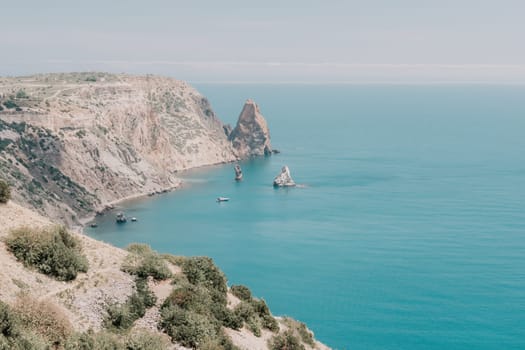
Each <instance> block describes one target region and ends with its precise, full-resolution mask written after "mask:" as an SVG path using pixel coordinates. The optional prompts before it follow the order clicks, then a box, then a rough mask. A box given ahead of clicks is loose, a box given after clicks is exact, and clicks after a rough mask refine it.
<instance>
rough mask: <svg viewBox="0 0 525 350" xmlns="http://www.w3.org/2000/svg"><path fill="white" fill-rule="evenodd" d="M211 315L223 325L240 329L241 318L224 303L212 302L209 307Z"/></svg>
mask: <svg viewBox="0 0 525 350" xmlns="http://www.w3.org/2000/svg"><path fill="white" fill-rule="evenodd" d="M210 309H211V313H212V315H213V316H214V317H215V318H216V319H217V320H218V321H219V322H220V323H221V324H222V325H223V326H224V327H228V328H231V329H241V328H242V326H243V319H242V318H241V317H239V315H237V314H235V312H233V311H232V310H230V309H228V308H227V307H226V306H225V305H222V304H217V303H213V304H212V305H211V307H210Z"/></svg>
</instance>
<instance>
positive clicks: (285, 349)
mask: <svg viewBox="0 0 525 350" xmlns="http://www.w3.org/2000/svg"><path fill="white" fill-rule="evenodd" d="M268 346H269V348H270V350H305V348H304V345H303V344H301V341H300V340H299V338H297V337H296V336H295V334H294V333H293V332H292V331H291V330H287V331H285V332H283V333H281V334H278V335H276V336H274V337H273V338H272V339H271V340H270V341H269V342H268Z"/></svg>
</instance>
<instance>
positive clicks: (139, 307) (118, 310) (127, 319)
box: [104, 279, 157, 331]
mask: <svg viewBox="0 0 525 350" xmlns="http://www.w3.org/2000/svg"><path fill="white" fill-rule="evenodd" d="M135 289H136V290H135V291H134V292H133V294H131V296H130V297H129V298H128V299H127V300H126V302H125V303H123V304H120V305H118V304H111V305H108V308H107V310H106V311H107V316H106V318H105V320H104V324H105V326H106V328H109V329H111V330H115V331H123V330H128V329H129V328H131V326H133V323H134V322H135V321H136V320H138V319H139V318H141V317H142V316H144V314H145V313H146V310H147V309H148V308H150V307H152V306H153V305H155V303H156V301H157V297H156V296H155V294H153V292H151V291H150V290H149V288H148V285H147V283H146V281H145V280H144V279H138V280H137V281H136V284H135Z"/></svg>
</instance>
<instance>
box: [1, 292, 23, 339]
mask: <svg viewBox="0 0 525 350" xmlns="http://www.w3.org/2000/svg"><path fill="white" fill-rule="evenodd" d="M19 333H20V332H19V330H18V318H17V317H16V315H15V314H14V312H13V311H12V310H11V308H10V307H9V306H7V304H5V303H4V302H2V301H0V335H2V336H4V337H5V338H12V337H16V336H18V335H19Z"/></svg>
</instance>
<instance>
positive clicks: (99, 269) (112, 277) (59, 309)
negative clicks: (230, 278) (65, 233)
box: [0, 202, 328, 350]
mask: <svg viewBox="0 0 525 350" xmlns="http://www.w3.org/2000/svg"><path fill="white" fill-rule="evenodd" d="M0 218H1V219H2V225H0V264H1V266H2V270H1V271H0V286H1V288H0V301H2V302H5V303H7V304H9V305H14V304H16V303H17V301H19V300H20V298H27V297H29V298H30V299H33V300H38V301H41V302H45V303H46V305H54V306H53V308H54V309H55V310H56V314H57V315H61V317H65V318H66V319H67V320H68V322H69V323H71V325H72V326H73V328H74V330H75V331H79V332H84V331H86V330H88V329H92V330H94V331H99V330H101V329H103V319H104V317H105V316H106V315H107V311H106V310H107V305H108V304H110V303H114V302H116V303H122V302H124V301H125V300H126V299H127V298H128V297H129V296H130V295H131V294H132V292H133V288H134V285H135V282H134V279H133V277H132V276H131V275H129V274H127V273H125V272H123V271H122V269H121V268H122V265H123V262H124V261H125V258H126V256H127V255H128V254H129V253H128V252H126V251H124V250H122V249H119V248H116V247H113V246H110V245H108V244H105V243H102V242H99V241H96V240H94V239H91V238H89V237H86V236H84V235H76V236H77V238H78V239H79V240H80V241H81V245H82V251H83V254H85V255H86V257H87V259H88V261H89V269H88V271H87V273H81V274H79V275H78V276H77V278H76V279H75V280H73V281H70V282H60V281H57V280H55V279H53V278H50V277H48V276H46V275H43V274H41V273H39V272H37V271H36V270H33V269H29V268H26V267H24V265H23V264H22V263H21V262H19V261H17V260H16V258H15V257H14V256H13V255H12V254H11V253H10V252H9V251H8V250H7V248H6V245H5V243H4V242H3V238H4V237H5V236H7V235H8V233H9V232H10V230H12V229H15V228H18V227H20V226H30V227H33V228H42V227H45V226H48V225H52V222H51V221H49V220H48V219H46V218H44V217H42V216H40V215H38V214H37V213H35V212H33V211H31V210H29V209H26V208H23V207H21V206H19V205H17V204H15V203H13V202H8V203H7V204H0ZM168 265H169V268H170V270H171V272H172V273H173V275H174V277H173V280H176V279H177V278H180V277H181V274H182V272H181V269H180V267H178V266H177V265H173V264H171V263H168ZM172 282H173V281H172V280H165V281H161V282H154V281H152V280H150V281H149V283H148V285H149V288H150V290H151V291H153V293H155V295H156V297H157V303H156V305H155V306H153V307H152V308H150V309H148V310H147V312H146V314H145V315H144V316H143V317H142V318H140V319H138V320H137V321H135V323H134V326H133V329H132V332H134V331H140V329H146V330H147V331H149V332H151V333H152V334H156V335H157V336H158V337H162V338H163V339H169V337H168V336H167V335H166V334H165V333H161V332H160V331H159V330H158V328H157V324H158V322H159V319H160V315H159V307H160V305H161V304H162V302H163V301H164V300H165V299H166V297H167V296H168V295H169V294H170V293H171V291H172V290H173V288H176V287H175V286H174V284H173V283H172ZM227 297H228V307H229V308H230V309H233V308H234V307H235V306H236V305H238V304H239V303H240V302H241V301H240V300H239V299H238V298H236V297H235V296H234V295H233V294H231V293H230V292H228V295H227ZM278 322H279V326H280V332H281V333H283V332H285V331H286V330H288V329H292V328H293V327H294V324H297V323H296V321H293V320H291V319H287V318H278ZM225 331H226V334H227V335H228V336H229V337H230V338H231V340H232V342H233V343H234V344H235V345H236V346H237V347H238V348H239V349H243V350H255V349H260V350H266V349H268V340H270V339H271V338H272V337H273V336H275V333H272V332H270V331H268V330H263V331H262V334H261V335H260V336H256V335H254V334H253V333H252V332H251V331H250V330H248V329H247V328H246V327H243V328H242V329H240V330H233V329H229V328H227V329H225ZM304 346H305V349H306V350H311V349H319V350H325V349H328V348H327V347H326V346H324V345H323V344H321V343H319V342H317V341H315V340H314V341H313V343H311V345H309V344H306V343H305V344H304ZM168 348H170V349H185V348H184V347H182V346H180V345H178V344H171V345H170V346H168Z"/></svg>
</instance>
